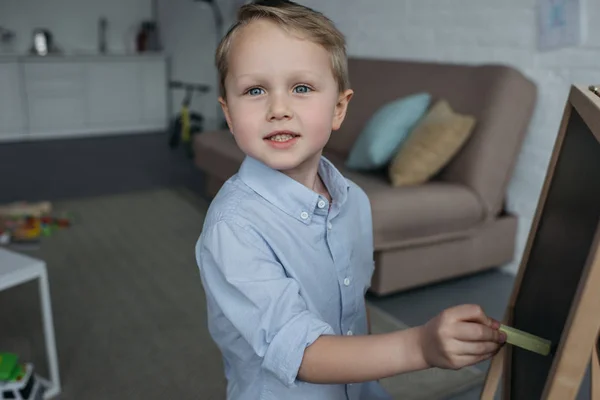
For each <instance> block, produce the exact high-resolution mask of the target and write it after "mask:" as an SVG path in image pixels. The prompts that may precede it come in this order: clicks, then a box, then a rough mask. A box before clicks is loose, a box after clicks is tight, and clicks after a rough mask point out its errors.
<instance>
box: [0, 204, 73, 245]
mask: <svg viewBox="0 0 600 400" xmlns="http://www.w3.org/2000/svg"><path fill="white" fill-rule="evenodd" d="M51 211H52V205H51V204H50V203H49V202H40V203H26V202H18V203H11V204H8V205H4V206H2V205H0V245H6V244H11V243H18V244H37V243H38V242H39V241H40V238H41V237H42V236H50V235H51V234H52V233H53V232H54V231H55V230H57V229H60V228H66V227H69V226H71V220H70V219H69V218H66V217H54V216H51V215H49V214H50V212H51Z"/></svg>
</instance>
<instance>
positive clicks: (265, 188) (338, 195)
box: [238, 156, 350, 224]
mask: <svg viewBox="0 0 600 400" xmlns="http://www.w3.org/2000/svg"><path fill="white" fill-rule="evenodd" d="M238 175H239V177H240V179H241V180H242V181H243V182H244V183H245V184H246V185H248V186H249V187H250V188H251V189H252V190H254V192H256V193H257V194H258V195H259V196H261V197H263V198H264V199H265V200H267V201H268V202H269V203H271V204H273V205H274V206H275V207H277V208H279V209H280V210H282V211H283V212H285V213H286V214H288V215H290V216H291V217H293V218H296V219H297V220H298V221H300V222H303V223H305V224H308V223H310V221H311V219H312V217H313V214H314V211H315V207H316V205H317V202H318V201H319V197H320V196H319V194H317V193H316V192H314V191H312V190H310V189H309V188H307V187H306V186H304V185H302V184H301V183H300V182H298V181H296V180H294V179H292V178H290V177H289V176H287V175H285V174H284V173H282V172H280V171H277V170H274V169H272V168H270V167H268V166H267V165H265V164H264V163H262V162H260V161H259V160H257V159H255V158H252V157H250V156H246V157H245V158H244V161H243V162H242V165H241V167H240V170H239V174H238ZM319 175H320V176H321V179H322V180H323V183H324V184H325V186H326V187H327V190H328V191H329V194H330V195H331V198H332V201H333V202H334V203H337V205H338V207H341V206H342V205H343V204H344V203H345V201H346V198H347V197H348V190H349V189H350V185H349V184H348V181H347V180H346V179H345V178H344V177H343V176H342V174H341V173H340V172H339V171H338V170H337V168H335V166H334V165H333V164H332V163H331V162H330V161H329V160H327V159H326V158H325V157H323V156H321V159H320V161H319Z"/></svg>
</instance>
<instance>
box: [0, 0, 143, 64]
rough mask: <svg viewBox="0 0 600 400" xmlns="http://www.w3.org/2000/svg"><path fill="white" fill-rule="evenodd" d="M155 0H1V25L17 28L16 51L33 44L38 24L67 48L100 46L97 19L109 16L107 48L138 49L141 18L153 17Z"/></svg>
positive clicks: (72, 50)
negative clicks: (136, 47) (48, 30)
mask: <svg viewBox="0 0 600 400" xmlns="http://www.w3.org/2000/svg"><path fill="white" fill-rule="evenodd" d="M151 15H152V0H52V1H48V0H0V26H3V27H5V28H8V29H10V30H13V31H15V33H16V35H17V36H16V42H15V47H16V48H15V51H18V52H24V51H27V50H28V49H29V48H30V46H31V36H32V32H33V30H34V29H35V28H40V27H44V28H48V29H50V31H51V32H52V33H53V35H54V39H55V42H56V44H57V45H58V46H60V47H61V48H62V49H63V50H64V51H66V52H80V51H81V52H90V51H91V52H95V51H96V50H97V49H98V19H99V18H100V17H102V16H104V17H106V18H107V19H108V48H109V50H110V51H113V52H121V53H122V52H125V51H132V50H133V49H135V46H134V43H135V35H136V31H137V29H138V27H139V24H140V22H141V21H142V20H145V19H150V17H151Z"/></svg>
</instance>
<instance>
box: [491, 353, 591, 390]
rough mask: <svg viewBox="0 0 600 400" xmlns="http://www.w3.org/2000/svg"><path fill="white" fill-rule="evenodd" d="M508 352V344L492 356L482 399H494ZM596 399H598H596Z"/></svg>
mask: <svg viewBox="0 0 600 400" xmlns="http://www.w3.org/2000/svg"><path fill="white" fill-rule="evenodd" d="M505 354H506V346H504V347H502V348H501V349H500V351H499V352H498V353H497V354H496V355H495V356H494V358H492V361H491V363H490V368H489V369H488V372H487V377H486V380H485V384H484V386H483V389H482V391H481V397H480V400H494V396H495V395H496V391H497V390H498V385H499V383H500V378H501V377H502V372H503V370H504V358H505V357H504V356H505ZM594 400H596V399H594Z"/></svg>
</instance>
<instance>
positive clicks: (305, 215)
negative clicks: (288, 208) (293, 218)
mask: <svg viewBox="0 0 600 400" xmlns="http://www.w3.org/2000/svg"><path fill="white" fill-rule="evenodd" d="M300 218H302V219H308V213H307V212H306V211H302V213H301V214H300Z"/></svg>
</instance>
